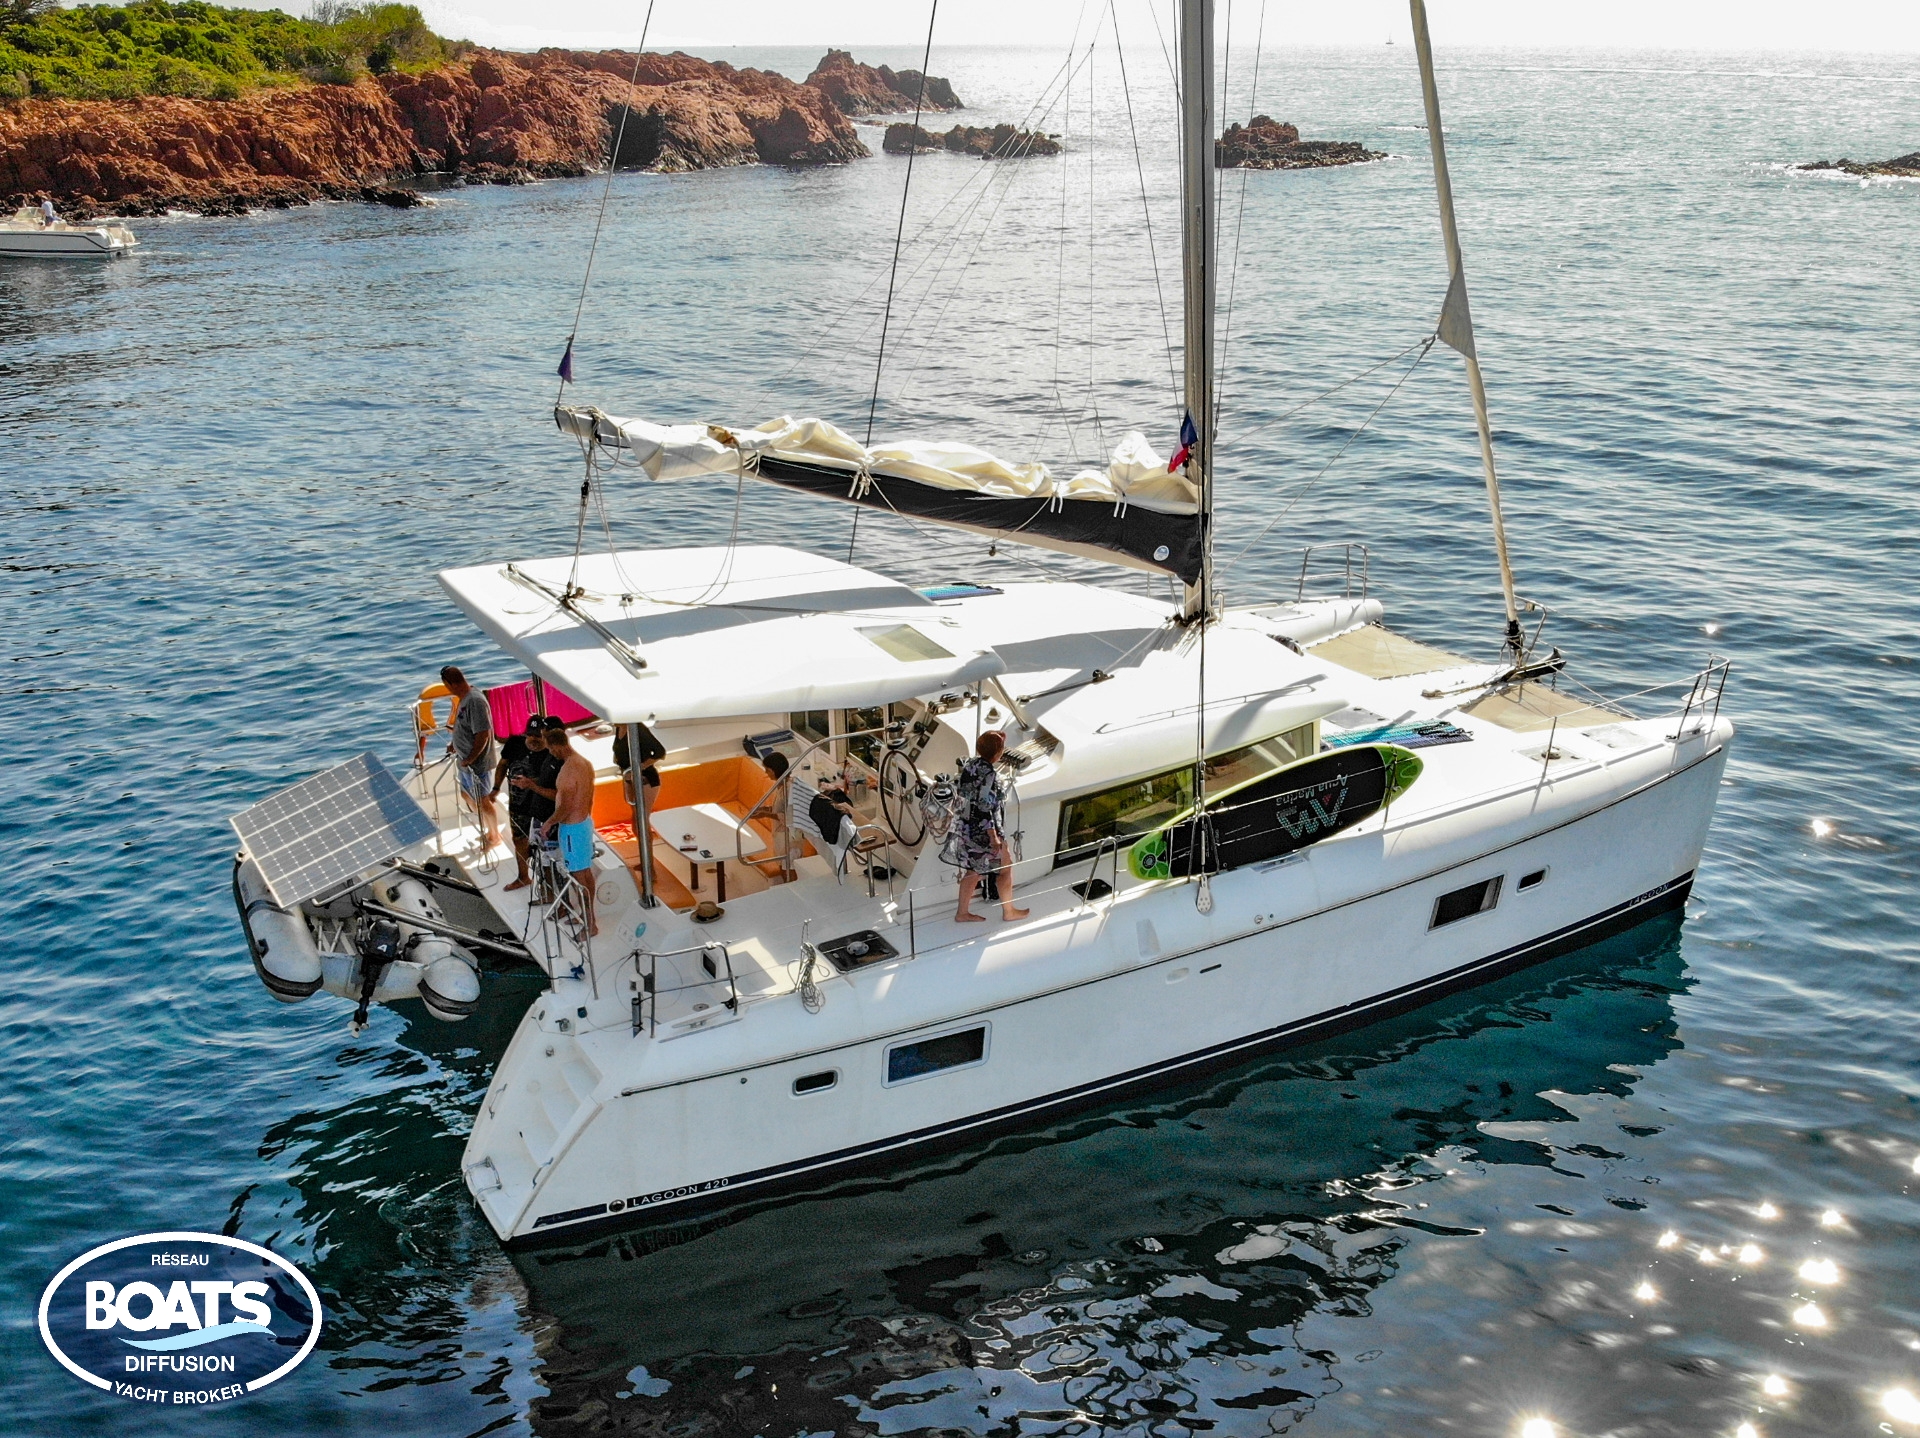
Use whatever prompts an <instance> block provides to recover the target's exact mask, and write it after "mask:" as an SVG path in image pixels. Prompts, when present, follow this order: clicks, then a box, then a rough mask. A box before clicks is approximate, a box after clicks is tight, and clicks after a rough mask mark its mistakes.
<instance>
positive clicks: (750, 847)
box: [647, 804, 768, 904]
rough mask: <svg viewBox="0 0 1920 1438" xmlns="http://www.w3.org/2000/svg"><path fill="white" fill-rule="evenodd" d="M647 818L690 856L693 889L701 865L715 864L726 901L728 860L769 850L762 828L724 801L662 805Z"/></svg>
mask: <svg viewBox="0 0 1920 1438" xmlns="http://www.w3.org/2000/svg"><path fill="white" fill-rule="evenodd" d="M647 822H648V824H649V825H650V827H651V828H652V829H653V832H654V833H656V834H658V835H659V836H660V837H661V838H662V839H665V840H666V841H667V843H668V844H669V845H670V846H672V847H673V848H675V849H677V850H679V852H680V853H681V854H682V855H684V856H685V857H686V860H687V868H688V869H689V870H690V871H691V872H692V875H693V881H692V882H691V883H690V884H688V885H687V887H688V888H689V889H693V890H696V891H697V890H698V889H699V888H700V866H701V865H702V864H711V865H713V877H714V888H715V893H716V895H717V897H718V898H719V900H720V902H721V903H723V904H724V903H726V901H727V870H726V861H727V860H728V859H734V858H740V857H742V856H744V857H746V858H749V859H751V858H753V857H754V856H755V855H756V854H764V853H766V852H768V849H767V841H766V840H765V839H764V838H762V837H761V835H760V831H759V830H757V829H755V828H754V827H753V826H752V825H750V824H748V823H747V822H746V821H745V820H743V819H741V818H740V817H739V816H738V815H737V814H735V813H733V812H732V811H731V810H729V809H727V808H726V807H725V806H724V805H720V804H688V805H686V806H685V807H684V808H679V809H662V810H660V811H659V812H658V813H656V814H650V815H648V816H647Z"/></svg>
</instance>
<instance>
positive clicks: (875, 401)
mask: <svg viewBox="0 0 1920 1438" xmlns="http://www.w3.org/2000/svg"><path fill="white" fill-rule="evenodd" d="M939 14H940V0H933V3H932V4H931V5H929V6H928V7H927V45H926V49H925V51H924V52H923V53H922V55H921V57H920V83H919V84H918V85H917V86H915V87H914V92H913V128H912V129H911V130H909V131H907V176H906V179H905V180H904V181H903V182H902V183H901V186H900V222H899V224H898V225H896V226H895V227H894V231H893V265H892V267H891V268H890V269H889V270H888V271H887V304H886V308H885V309H884V310H883V311H882V312H881V316H880V345H879V348H878V349H876V350H875V351H874V356H873V396H872V398H870V399H869V400H868V401H867V437H866V438H865V439H864V440H862V441H861V443H862V444H865V445H871V444H872V443H873V416H874V412H875V411H876V410H877V409H879V407H880V368H881V366H882V365H884V364H885V363H886V360H887V326H888V324H889V323H890V322H891V321H892V319H893V282H894V278H895V276H897V275H898V274H899V273H900V242H901V241H902V240H903V239H905V238H906V233H907V199H908V197H909V196H911V195H912V193H913V161H914V157H915V156H916V155H918V154H919V153H920V111H921V107H922V105H924V104H925V102H926V98H927V67H928V66H929V65H931V64H932V63H933V22H934V20H935V19H936V18H938V16H939ZM859 537H860V511H859V510H857V509H856V510H854V512H853V527H852V529H851V530H850V531H849V532H848V534H847V563H849V564H851V563H853V545H854V541H855V540H857V539H858V538H859Z"/></svg>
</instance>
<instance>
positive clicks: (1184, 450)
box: [1167, 410, 1200, 470]
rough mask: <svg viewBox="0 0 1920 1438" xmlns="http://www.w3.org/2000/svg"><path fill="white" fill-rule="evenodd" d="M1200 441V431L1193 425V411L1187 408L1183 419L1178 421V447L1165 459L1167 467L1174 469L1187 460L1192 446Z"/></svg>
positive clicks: (1191, 451)
mask: <svg viewBox="0 0 1920 1438" xmlns="http://www.w3.org/2000/svg"><path fill="white" fill-rule="evenodd" d="M1198 443H1200V431H1199V430H1197V429H1195V428H1194V427H1193V412H1192V411H1191V410H1189V411H1188V412H1187V416H1186V418H1185V419H1183V420H1181V421H1180V448H1178V449H1176V450H1175V451H1174V452H1173V458H1172V459H1170V460H1168V461H1167V468H1168V469H1169V470H1174V469H1178V468H1180V466H1181V465H1183V464H1185V463H1186V462H1187V456H1188V455H1190V454H1192V453H1193V447H1194V446H1195V445H1196V444H1198Z"/></svg>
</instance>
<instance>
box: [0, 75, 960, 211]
mask: <svg viewBox="0 0 1920 1438" xmlns="http://www.w3.org/2000/svg"><path fill="white" fill-rule="evenodd" d="M902 84H910V85H912V86H914V87H915V89H916V90H918V89H920V88H921V77H920V76H919V74H918V73H917V72H912V71H908V72H895V71H892V70H889V69H887V68H886V67H885V66H880V67H873V66H867V65H861V64H860V63H858V62H857V61H855V60H853V58H852V57H851V56H850V55H848V54H846V53H845V52H844V51H830V52H829V53H828V54H827V56H826V57H825V58H824V59H823V60H822V61H821V63H820V65H819V66H818V67H816V69H815V71H814V74H813V75H812V76H810V77H809V78H808V80H807V81H805V82H800V83H796V82H795V81H793V80H789V79H787V78H786V77H785V76H783V75H777V74H774V73H772V72H770V71H765V70H754V69H736V68H735V67H733V66H731V65H727V64H724V63H721V62H716V61H709V60H701V59H697V58H696V57H694V56H691V55H685V54H677V53H676V54H670V55H668V54H651V53H649V54H646V55H643V56H641V57H640V64H639V67H638V73H637V78H636V72H635V65H634V56H633V54H632V52H622V51H618V50H609V51H600V52H593V53H589V52H581V51H571V50H557V49H548V50H541V51H539V52H538V53H536V54H511V53H507V52H504V51H496V50H473V51H471V52H469V53H468V54H466V55H464V56H463V57H462V58H461V60H460V61H458V62H457V63H453V64H449V65H446V66H444V67H442V68H439V69H435V70H432V71H429V72H427V73H424V74H403V73H389V74H382V75H377V76H374V75H368V76H363V77H361V78H359V79H357V80H356V81H355V82H354V83H352V84H338V85H329V84H313V85H303V86H300V87H298V88H292V89H278V90H261V91H258V92H255V93H254V94H251V95H248V96H246V97H244V98H241V99H235V100H214V99H181V98H174V97H168V96H152V95H149V96H142V97H140V98H138V99H128V100H57V99H22V100H11V101H4V102H0V196H7V197H8V198H9V199H10V202H11V203H12V204H19V203H24V202H26V201H29V200H31V199H32V198H34V197H36V196H39V195H47V196H50V197H51V198H52V199H53V200H54V201H55V203H56V204H58V205H59V206H60V207H61V208H62V209H63V210H64V211H66V212H67V213H69V214H70V215H71V216H73V217H75V218H88V217H91V216H94V215H98V214H116V215H152V214H160V213H164V212H165V211H168V210H191V211H195V212H197V213H200V214H238V213H244V212H245V211H247V210H252V209H264V208H285V207H288V206H292V205H301V204H309V203H312V202H313V201H316V200H329V199H357V200H368V201H371V202H374V203H380V204H390V205H392V204H402V205H403V204H411V203H414V201H413V200H402V199H399V198H398V196H399V195H400V194H401V193H402V192H403V191H402V189H401V188H400V187H406V186H409V185H410V184H414V183H417V182H418V181H419V179H420V177H423V176H428V175H432V176H435V177H436V178H438V179H440V182H442V183H444V182H446V181H449V180H450V181H455V182H465V183H491V184H518V183H525V182H526V181H528V180H531V179H536V178H543V177H551V176H561V175H580V174H585V173H587V172H588V171H589V170H594V169H599V168H601V167H603V166H604V165H605V164H606V161H607V156H608V153H609V151H610V150H611V149H612V147H613V141H614V136H615V135H616V134H617V135H618V136H619V153H618V155H616V156H615V157H614V161H615V163H616V164H617V165H618V166H619V167H620V168H622V169H644V170H656V171H670V172H671V171H686V170H701V169H711V168H716V167H720V166H728V165H746V164H773V165H828V164H842V163H845V162H847V161H850V160H854V159H858V158H860V157H862V156H865V155H867V154H868V153H869V151H868V149H867V147H866V145H865V144H864V143H863V142H862V141H861V139H860V137H859V134H858V133H857V132H856V130H855V128H854V125H853V122H852V120H851V119H850V118H849V115H850V114H852V113H862V114H866V113H882V112H884V111H883V110H879V109H875V108H871V107H875V106H881V105H883V104H884V105H885V106H886V107H888V108H891V109H892V110H894V111H899V110H902V109H905V110H911V109H912V108H913V99H914V97H913V96H912V95H910V94H907V93H905V92H903V91H902V90H900V89H899V88H898V87H899V86H900V85H902ZM924 92H925V94H926V95H927V96H929V97H932V98H934V99H935V100H936V101H938V102H939V106H938V107H947V108H958V107H959V98H958V97H957V96H956V95H954V93H953V88H952V86H951V85H949V84H948V83H947V82H946V81H945V80H942V79H938V78H937V77H927V78H926V80H925V83H924ZM850 107H851V108H850ZM923 108H936V106H931V105H925V106H923ZM623 121H624V123H623Z"/></svg>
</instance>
